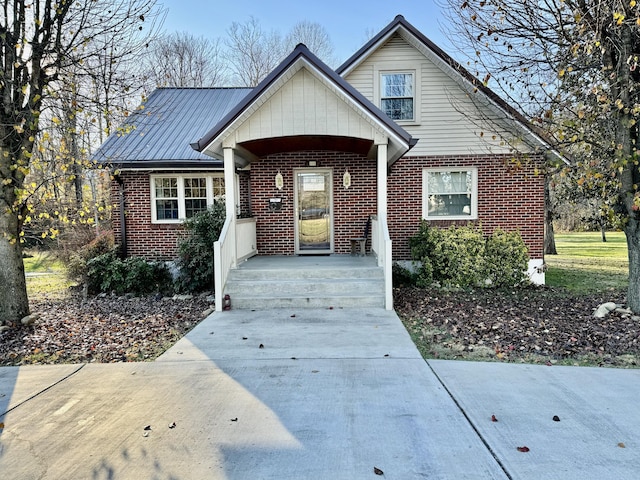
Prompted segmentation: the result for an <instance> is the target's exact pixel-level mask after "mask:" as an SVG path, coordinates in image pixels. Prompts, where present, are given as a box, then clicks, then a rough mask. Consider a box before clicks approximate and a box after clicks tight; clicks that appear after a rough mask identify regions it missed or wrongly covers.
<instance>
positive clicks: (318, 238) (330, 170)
mask: <svg viewBox="0 0 640 480" xmlns="http://www.w3.org/2000/svg"><path fill="white" fill-rule="evenodd" d="M414 144H415V141H414V140H413V139H412V137H411V136H410V135H409V134H408V133H407V132H406V131H405V130H403V129H402V128H401V127H399V126H398V125H397V124H395V123H394V122H393V121H392V120H390V119H389V118H388V117H387V116H386V115H385V114H383V113H382V112H381V111H380V110H379V109H378V108H377V107H376V106H375V105H373V104H372V103H371V102H370V101H369V100H367V99H366V98H365V97H364V96H362V95H361V94H360V93H359V92H358V91H356V90H355V89H354V88H353V87H352V86H351V85H349V84H348V83H347V82H345V81H344V79H342V78H341V77H340V76H339V75H337V74H336V73H335V72H334V71H333V70H331V69H330V68H329V67H328V66H327V65H325V64H324V63H322V62H321V61H320V60H319V59H318V58H317V57H315V56H314V55H313V54H312V53H311V52H309V50H308V49H307V48H306V47H305V46H304V45H298V46H297V47H296V49H295V50H294V51H293V52H292V54H291V55H289V57H287V58H286V59H285V60H284V61H283V62H282V63H281V64H280V66H278V67H277V68H276V69H275V70H274V71H273V72H272V73H271V74H270V75H269V76H268V77H267V78H265V80H263V81H262V82H261V83H260V84H259V85H258V86H257V87H256V88H255V89H254V90H253V91H252V92H251V93H250V94H249V95H247V97H246V98H245V99H243V100H242V101H241V102H240V103H239V104H238V105H237V106H236V107H235V108H234V109H233V110H231V111H230V112H229V113H228V114H227V115H226V117H225V118H223V119H222V120H220V121H219V123H218V124H217V125H216V126H214V127H213V128H212V129H211V130H210V131H209V132H208V133H207V134H206V135H205V136H204V137H203V138H201V139H200V140H198V142H196V143H195V144H193V145H192V146H193V147H194V148H195V149H196V150H198V151H200V152H202V153H205V154H207V155H210V156H212V157H217V158H222V159H223V161H224V178H225V198H226V199H227V202H226V208H227V215H226V222H225V225H224V228H223V230H222V233H221V235H220V239H219V241H218V242H216V245H215V250H216V258H215V272H216V283H215V290H216V291H215V293H216V308H217V309H219V310H220V309H222V308H223V298H224V295H225V294H229V293H227V287H228V285H227V283H228V281H229V279H230V274H231V273H235V271H236V270H238V269H239V266H240V265H241V264H242V262H243V260H246V259H248V258H251V257H253V256H255V255H258V254H260V255H287V256H302V255H329V257H326V256H325V257H318V258H320V259H324V260H326V259H327V258H331V257H330V256H331V255H335V254H345V253H347V252H348V251H349V242H350V238H355V237H362V236H363V235H364V233H365V223H366V222H367V219H368V218H371V221H370V225H369V229H368V230H367V232H366V233H367V236H370V240H369V244H370V247H369V251H368V253H369V255H370V256H371V258H372V261H375V263H376V264H377V268H379V269H380V270H381V272H382V277H383V282H382V285H383V290H382V291H381V294H380V296H381V297H382V299H383V302H382V303H381V306H383V307H384V308H386V309H389V310H390V309H392V308H393V300H392V285H391V283H392V282H391V239H390V235H389V230H388V227H387V169H388V167H389V166H390V165H391V164H392V163H393V162H395V161H396V160H397V159H398V158H400V157H401V156H402V155H403V154H404V153H406V152H407V151H408V150H409V149H410V148H411V147H412V146H413V145H414ZM242 188H244V190H245V191H246V195H245V194H244V193H243V194H242V195H240V193H239V192H238V191H239V190H241V189H242ZM243 201H244V202H246V203H248V204H249V207H250V208H249V210H250V211H251V214H252V218H250V219H239V218H238V215H237V214H238V210H239V208H238V206H239V205H240V207H242V203H243ZM241 209H242V208H240V210H241ZM321 224H322V225H323V227H322V228H324V229H325V230H324V231H323V232H311V233H310V232H309V231H308V229H307V227H308V226H311V225H313V228H316V227H317V228H320V227H321ZM299 261H302V262H304V261H305V260H302V259H301V260H299ZM329 261H331V260H329ZM318 262H319V264H320V263H322V262H321V260H318ZM319 264H318V265H319ZM318 265H315V267H318ZM315 267H314V268H315ZM345 269H346V270H349V267H348V266H345ZM294 270H295V269H293V270H292V271H294ZM334 283H335V282H334ZM245 287H246V288H248V289H251V288H252V287H251V286H250V285H245ZM229 295H230V294H229ZM354 306H356V305H354Z"/></svg>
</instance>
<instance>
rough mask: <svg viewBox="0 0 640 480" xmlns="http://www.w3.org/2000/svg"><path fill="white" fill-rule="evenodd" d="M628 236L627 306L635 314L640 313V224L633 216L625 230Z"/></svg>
mask: <svg viewBox="0 0 640 480" xmlns="http://www.w3.org/2000/svg"><path fill="white" fill-rule="evenodd" d="M624 233H625V235H626V236H627V249H628V255H629V289H628V291H627V306H628V307H629V308H630V309H631V311H633V312H636V313H638V312H640V222H639V221H638V220H636V219H635V218H634V217H633V216H632V217H630V219H629V223H628V224H627V226H626V228H625V229H624Z"/></svg>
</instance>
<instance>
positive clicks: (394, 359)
mask: <svg viewBox="0 0 640 480" xmlns="http://www.w3.org/2000/svg"><path fill="white" fill-rule="evenodd" d="M638 398H640V371H637V370H608V369H607V370H605V369H591V368H566V367H544V366H529V365H504V364H490V363H466V362H443V361H431V362H429V364H427V363H426V362H424V361H423V360H422V359H421V358H420V355H419V354H418V352H417V350H416V348H415V346H414V345H413V343H412V342H411V340H410V339H409V336H408V335H407V333H406V331H405V330H404V328H403V327H402V324H401V323H400V321H399V319H398V318H397V316H396V315H395V314H394V313H393V312H387V311H385V310H382V309H371V310H298V311H288V310H272V311H260V312H247V311H231V312H223V313H219V314H214V315H212V316H211V317H209V318H208V319H207V320H205V321H203V322H202V323H201V324H200V325H198V327H196V328H195V329H194V330H193V331H192V332H191V333H189V335H187V337H185V338H184V339H182V340H181V341H180V342H178V343H177V344H176V345H175V346H174V347H173V348H171V349H170V350H169V351H168V352H167V353H165V355H163V356H162V357H160V359H158V361H156V362H153V363H136V364H131V363H130V364H89V365H84V366H83V365H62V366H43V367H21V368H18V367H5V368H0V412H6V413H4V414H3V413H0V422H3V423H4V428H3V429H2V430H0V472H2V473H1V474H0V475H1V477H2V478H11V479H14V478H15V479H31V478H33V479H36V478H38V479H39V478H45V479H49V478H50V479H130V478H133V479H136V480H142V479H174V480H177V479H345V480H346V479H349V480H351V479H366V478H387V479H414V478H417V479H420V478H425V479H426V478H428V479H464V478H468V479H488V478H492V479H506V478H514V479H515V478H522V479H554V478H558V479H572V478H575V479H578V478H580V479H588V478H594V479H596V478H597V479H604V478H615V479H625V478H628V479H636V478H638V477H639V476H640V475H639V472H640V455H638V451H639V450H640V423H639V418H640V415H639V414H638V408H637V406H638V405H637V404H638ZM491 415H495V416H496V417H497V419H498V422H492V421H491ZM554 415H557V416H558V417H559V418H560V421H559V422H554V421H553V416H554ZM174 423H175V425H174ZM147 426H150V429H148V430H145V427H147ZM521 446H527V447H528V448H529V449H530V451H529V452H526V453H524V452H519V451H518V450H517V449H516V447H521ZM623 447H624V448H623ZM376 469H377V470H376ZM376 471H377V472H378V474H376ZM380 472H383V474H380Z"/></svg>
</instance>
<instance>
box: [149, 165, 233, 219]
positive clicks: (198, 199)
mask: <svg viewBox="0 0 640 480" xmlns="http://www.w3.org/2000/svg"><path fill="white" fill-rule="evenodd" d="M219 199H224V179H223V178H222V176H213V175H209V176H203V175H189V176H181V175H166V176H164V175H163V176H152V177H151V221H152V222H153V223H178V222H180V221H182V220H183V219H185V218H190V217H193V216H194V215H195V214H196V213H198V212H202V211H203V210H206V209H207V207H208V206H209V205H213V202H215V201H216V200H219Z"/></svg>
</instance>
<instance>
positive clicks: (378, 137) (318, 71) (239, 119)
mask: <svg viewBox="0 0 640 480" xmlns="http://www.w3.org/2000/svg"><path fill="white" fill-rule="evenodd" d="M301 72H303V73H301ZM300 75H304V76H305V77H304V78H302V77H300ZM294 81H297V82H299V83H300V84H301V85H302V87H301V88H300V91H301V93H300V95H299V96H296V95H295V92H294V94H293V95H291V96H287V97H286V98H280V99H279V101H280V102H281V104H284V105H286V107H287V108H290V107H292V106H296V107H298V106H299V107H300V108H301V109H304V108H305V105H304V103H305V102H308V101H309V98H308V97H306V95H307V93H305V91H304V86H305V85H306V88H307V90H306V92H308V91H309V90H310V89H312V88H316V89H318V90H320V89H322V92H323V93H327V92H328V94H327V96H331V97H332V100H335V101H336V102H338V103H339V105H338V106H336V105H332V107H330V108H332V111H331V114H332V115H335V116H336V117H335V118H336V121H338V122H339V121H340V120H341V119H342V117H343V116H345V115H346V116H348V117H350V118H349V120H347V121H346V123H347V124H349V123H350V124H349V126H348V128H345V129H344V131H341V130H339V127H336V125H330V126H327V125H324V126H323V127H319V126H318V123H317V122H316V121H315V120H316V118H313V119H312V118H310V117H311V116H314V115H315V116H322V115H325V114H327V112H326V111H325V112H323V111H321V110H318V109H317V105H315V104H314V105H310V106H308V107H307V109H308V110H307V111H306V112H304V113H302V114H301V115H302V117H303V120H304V122H303V123H304V124H305V125H302V126H301V125H298V124H295V122H293V121H291V120H290V119H289V122H290V124H289V128H288V129H287V127H286V126H285V127H283V128H282V129H280V131H279V134H274V133H273V132H274V131H275V128H271V127H272V125H271V123H272V122H264V123H269V127H270V128H271V130H270V132H269V133H268V134H264V135H259V134H258V135H254V136H251V135H247V134H246V133H245V135H244V136H242V134H238V132H239V131H240V129H242V128H244V129H245V131H246V130H247V127H246V125H248V124H249V122H250V121H251V120H252V118H253V117H254V116H257V113H256V112H258V111H259V110H260V108H261V107H263V106H264V105H266V104H267V102H268V101H269V100H270V99H272V98H275V96H276V95H277V94H278V93H279V92H281V91H282V90H283V89H284V87H285V86H287V85H290V84H291V83H292V82H294ZM314 82H315V83H314ZM310 83H314V85H313V86H312V87H311V88H309V84H310ZM282 96H283V97H284V94H283V95H282ZM296 102H298V103H296ZM323 108H327V107H326V104H323ZM340 108H342V111H339V110H340ZM341 114H342V117H341ZM305 115H306V116H305ZM320 123H321V122H320ZM326 123H330V119H329V120H327V122H326ZM307 124H308V125H311V126H308V125H307ZM354 124H357V125H355V127H354ZM336 128H338V130H336ZM416 142H417V140H416V139H414V138H412V137H411V135H410V134H409V133H408V132H407V131H406V130H404V129H403V128H402V127H400V126H399V125H398V124H396V123H395V122H393V120H391V119H390V118H389V117H388V116H387V115H385V114H384V113H383V112H382V111H381V110H380V109H379V108H378V107H376V106H375V105H374V104H373V103H371V102H370V101H369V100H367V99H366V98H365V97H364V96H363V95H362V94H361V93H360V92H358V91H357V90H356V89H355V88H353V87H352V86H351V85H350V84H349V83H348V82H346V81H345V80H344V79H343V78H342V77H340V76H339V75H338V74H337V73H335V72H334V71H333V70H332V69H331V68H330V67H328V66H327V65H326V64H324V63H323V62H322V61H321V60H320V59H318V58H317V57H316V56H315V55H313V54H312V53H311V52H310V51H309V50H308V49H307V47H306V46H305V45H303V44H299V45H298V46H297V47H296V48H295V49H294V51H293V52H292V53H291V54H290V55H289V56H288V57H287V58H286V59H285V60H284V61H283V62H282V63H281V64H280V65H279V66H278V67H277V68H276V69H275V70H274V71H273V72H271V74H269V75H268V76H267V77H266V78H265V79H264V80H263V81H262V82H260V84H259V85H258V86H257V87H255V88H254V89H253V90H252V91H251V92H250V93H249V94H248V95H247V96H246V97H245V98H244V99H242V101H240V102H239V103H238V104H237V105H236V106H235V108H233V109H232V110H230V111H229V112H228V113H227V115H225V116H224V118H222V119H221V120H220V121H219V122H218V123H217V124H216V125H215V126H214V127H213V128H212V129H211V130H209V132H207V133H206V134H205V135H204V136H203V137H201V138H200V139H199V140H198V141H197V142H195V143H193V144H192V145H191V146H192V147H193V149H194V150H197V151H198V152H202V153H205V154H207V155H210V156H212V157H217V158H221V157H222V154H223V148H224V147H225V146H233V147H234V148H236V149H237V153H236V158H237V159H239V160H240V161H239V162H238V163H240V164H247V163H250V162H251V161H252V160H254V159H255V158H257V157H259V156H261V155H265V154H269V153H276V152H283V151H296V150H302V149H317V148H320V149H324V150H328V149H331V150H337V149H345V150H346V151H354V152H356V153H361V154H364V155H368V156H370V157H374V156H375V155H376V152H375V149H374V145H375V144H380V143H385V144H387V145H388V149H387V152H388V156H387V162H388V163H393V162H394V161H395V160H397V159H398V158H400V157H401V156H402V155H404V154H405V153H406V152H407V151H408V150H409V149H410V148H411V147H413V145H415V143H416Z"/></svg>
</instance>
